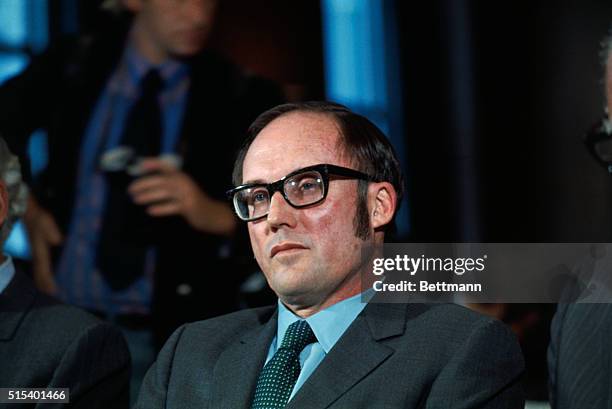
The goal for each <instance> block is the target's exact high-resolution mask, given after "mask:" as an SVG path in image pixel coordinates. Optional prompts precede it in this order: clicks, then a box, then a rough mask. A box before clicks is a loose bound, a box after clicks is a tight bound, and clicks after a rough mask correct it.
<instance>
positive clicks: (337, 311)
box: [276, 294, 367, 354]
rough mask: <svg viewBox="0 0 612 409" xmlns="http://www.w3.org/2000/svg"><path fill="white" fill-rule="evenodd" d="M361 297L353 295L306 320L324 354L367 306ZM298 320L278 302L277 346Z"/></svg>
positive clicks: (298, 318)
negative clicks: (290, 326)
mask: <svg viewBox="0 0 612 409" xmlns="http://www.w3.org/2000/svg"><path fill="white" fill-rule="evenodd" d="M362 295H363V294H357V295H354V296H353V297H350V298H347V299H345V300H342V301H340V302H338V303H336V304H334V305H332V306H330V307H328V308H326V309H324V310H322V311H319V312H317V313H316V314H313V315H311V316H310V317H308V318H306V322H308V325H310V328H312V332H314V334H315V336H316V337H317V341H318V342H319V344H321V347H322V348H323V350H324V351H325V353H326V354H327V353H328V352H329V351H330V350H331V349H332V347H333V346H334V345H335V344H336V342H338V340H339V339H340V337H341V336H342V334H344V332H345V331H346V329H347V328H348V327H349V326H350V325H351V323H352V322H353V321H354V320H355V318H357V316H358V315H359V314H360V313H361V311H362V310H363V309H364V308H365V306H366V305H367V303H365V302H362V299H361V297H362ZM300 319H302V318H300V317H298V316H297V315H295V314H294V313H293V312H291V310H289V309H288V308H287V307H285V305H284V304H283V303H282V302H281V301H280V299H279V300H278V328H277V333H276V339H277V345H280V343H281V342H282V339H283V338H284V336H285V332H287V328H288V327H289V325H291V324H293V323H294V322H295V321H298V320H300Z"/></svg>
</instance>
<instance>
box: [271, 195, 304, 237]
mask: <svg viewBox="0 0 612 409" xmlns="http://www.w3.org/2000/svg"><path fill="white" fill-rule="evenodd" d="M296 210H297V209H294V208H293V207H292V206H291V205H290V204H289V203H287V201H286V200H285V198H284V197H283V195H282V194H281V193H280V192H274V194H273V195H272V197H271V198H270V209H269V210H268V217H267V223H268V226H270V228H272V229H278V228H279V227H281V226H287V227H294V226H295V222H296V218H295V212H296Z"/></svg>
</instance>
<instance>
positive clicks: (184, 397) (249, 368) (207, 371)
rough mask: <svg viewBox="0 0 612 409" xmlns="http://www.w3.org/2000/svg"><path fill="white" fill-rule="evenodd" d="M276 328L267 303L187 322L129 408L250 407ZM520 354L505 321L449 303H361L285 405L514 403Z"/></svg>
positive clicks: (518, 394) (519, 403)
mask: <svg viewBox="0 0 612 409" xmlns="http://www.w3.org/2000/svg"><path fill="white" fill-rule="evenodd" d="M275 332H276V309H275V308H273V307H267V308H259V309H253V310H245V311H240V312H237V313H234V314H230V315H226V316H223V317H218V318H214V319H211V320H206V321H201V322H196V323H192V324H187V325H185V326H183V327H181V328H179V329H178V330H177V331H176V332H175V333H174V334H173V335H172V337H170V339H169V340H168V342H167V343H166V345H165V346H164V348H163V349H162V351H161V352H160V354H159V357H158V359H157V362H156V363H155V364H154V365H153V366H152V367H151V369H150V370H149V372H148V373H147V376H146V378H145V381H144V384H143V388H142V390H141V392H140V396H139V402H138V404H137V406H136V407H137V408H140V409H145V408H146V409H158V408H169V409H170V408H171V409H178V408H198V409H200V408H211V409H212V408H215V409H226V408H227V409H240V408H243V409H246V408H249V407H250V404H251V400H252V396H253V392H254V389H255V384H256V382H257V378H258V376H259V372H260V370H261V368H262V367H263V364H264V360H265V358H266V355H267V352H268V348H269V346H270V343H271V341H272V338H273V337H274V335H275ZM523 370H524V362H523V358H522V354H521V351H520V349H519V346H518V343H517V342H516V340H515V338H514V336H513V335H512V333H511V332H510V331H509V330H508V329H507V327H506V326H504V325H503V324H501V323H499V322H498V321H494V320H492V319H490V318H487V317H484V316H481V315H479V314H476V313H474V312H472V311H469V310H467V309H465V308H463V307H459V306H457V305H450V304H437V305H424V304H409V305H406V304H370V305H368V306H367V307H366V308H365V309H364V310H363V312H362V313H361V314H360V315H359V316H358V317H357V318H356V319H355V321H354V322H353V323H352V324H351V326H350V327H349V328H348V329H347V331H346V332H345V333H344V335H343V336H342V337H341V338H340V340H338V343H337V344H336V345H335V346H334V347H333V348H332V350H331V351H330V352H329V354H328V355H327V356H326V357H325V359H324V360H323V361H322V362H321V364H320V365H319V367H318V368H317V369H316V370H315V372H314V373H313V374H312V375H311V376H310V378H309V379H308V380H307V381H306V382H305V383H304V385H303V386H302V387H301V388H300V390H299V391H298V392H297V393H296V395H295V396H294V398H293V399H292V400H291V401H290V402H289V404H288V406H287V408H294V409H297V408H315V409H316V408H335V409H339V408H351V409H358V408H432V409H433V408H454V409H460V408H516V409H518V408H522V407H523V404H524V397H523V392H522V388H521V386H520V378H521V375H522V373H523Z"/></svg>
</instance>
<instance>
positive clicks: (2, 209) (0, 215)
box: [0, 180, 9, 226]
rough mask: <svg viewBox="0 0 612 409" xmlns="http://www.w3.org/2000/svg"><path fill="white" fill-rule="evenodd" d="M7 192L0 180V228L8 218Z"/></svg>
mask: <svg viewBox="0 0 612 409" xmlns="http://www.w3.org/2000/svg"><path fill="white" fill-rule="evenodd" d="M8 205H9V203H8V191H7V190H6V185H5V184H4V182H3V181H1V180H0V226H2V225H3V224H4V222H5V221H6V218H7V216H8Z"/></svg>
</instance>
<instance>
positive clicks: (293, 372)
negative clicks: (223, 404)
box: [251, 321, 317, 409]
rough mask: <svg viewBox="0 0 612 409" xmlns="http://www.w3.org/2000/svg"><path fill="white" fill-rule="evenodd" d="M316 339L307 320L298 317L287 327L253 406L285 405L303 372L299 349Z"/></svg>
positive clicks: (262, 375)
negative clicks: (297, 319) (300, 319)
mask: <svg viewBox="0 0 612 409" xmlns="http://www.w3.org/2000/svg"><path fill="white" fill-rule="evenodd" d="M313 342H317V338H316V337H315V335H314V333H313V332H312V329H311V328H310V325H308V323H307V322H306V321H296V322H294V323H293V324H291V325H290V326H289V328H287V332H286V333H285V337H284V338H283V342H282V343H281V346H280V348H279V349H278V350H277V351H276V353H275V354H274V356H273V357H272V359H270V360H269V361H268V363H267V364H266V365H265V366H264V368H263V369H262V371H261V373H260V374H259V379H258V380H257V386H256V387H255V397H254V398H253V405H252V406H251V409H277V408H284V407H285V406H286V405H287V402H288V401H289V396H291V391H292V390H293V387H294V385H295V382H296V381H297V379H298V377H299V376H300V371H301V368H300V353H301V352H302V350H303V349H304V347H306V345H308V344H312V343H313Z"/></svg>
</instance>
